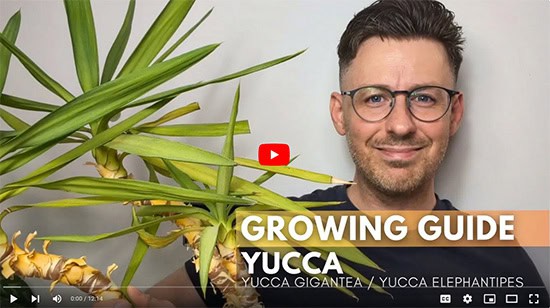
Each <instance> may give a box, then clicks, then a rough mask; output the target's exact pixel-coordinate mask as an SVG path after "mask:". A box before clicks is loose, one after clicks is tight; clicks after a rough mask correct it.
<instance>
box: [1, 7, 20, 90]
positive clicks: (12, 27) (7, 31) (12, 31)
mask: <svg viewBox="0 0 550 308" xmlns="http://www.w3.org/2000/svg"><path fill="white" fill-rule="evenodd" d="M20 25H21V12H20V11H17V13H15V14H13V16H12V17H11V18H10V20H8V23H7V24H6V27H4V31H2V33H3V34H4V35H5V37H6V39H7V40H8V41H9V42H11V43H12V44H13V43H15V40H16V39H17V34H18V33H19V26H20ZM10 60H11V52H10V51H9V50H8V49H6V47H4V46H0V96H3V94H2V92H3V91H4V85H5V84H6V77H7V76H8V69H9V67H10Z"/></svg>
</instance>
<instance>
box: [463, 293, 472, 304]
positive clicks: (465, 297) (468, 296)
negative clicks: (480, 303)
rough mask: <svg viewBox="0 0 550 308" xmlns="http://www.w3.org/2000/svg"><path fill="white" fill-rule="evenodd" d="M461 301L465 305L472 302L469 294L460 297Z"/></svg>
mask: <svg viewBox="0 0 550 308" xmlns="http://www.w3.org/2000/svg"><path fill="white" fill-rule="evenodd" d="M462 301H463V302H464V303H465V304H466V305H469V304H470V303H471V302H472V296H471V295H470V294H466V295H464V296H462Z"/></svg>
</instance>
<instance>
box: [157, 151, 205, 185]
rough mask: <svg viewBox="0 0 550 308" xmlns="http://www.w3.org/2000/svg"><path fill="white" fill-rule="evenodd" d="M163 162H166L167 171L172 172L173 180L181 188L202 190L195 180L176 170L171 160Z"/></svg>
mask: <svg viewBox="0 0 550 308" xmlns="http://www.w3.org/2000/svg"><path fill="white" fill-rule="evenodd" d="M162 161H163V162H164V165H166V168H167V170H168V171H170V174H171V175H172V179H174V181H176V183H178V184H179V185H180V186H181V187H183V188H188V189H194V190H201V189H200V187H199V185H197V184H196V183H195V182H193V180H192V179H191V178H190V177H189V176H188V175H187V174H185V173H183V172H181V170H179V169H178V168H176V166H174V164H172V163H171V162H170V161H169V160H167V159H163V160H162ZM149 166H150V164H149Z"/></svg>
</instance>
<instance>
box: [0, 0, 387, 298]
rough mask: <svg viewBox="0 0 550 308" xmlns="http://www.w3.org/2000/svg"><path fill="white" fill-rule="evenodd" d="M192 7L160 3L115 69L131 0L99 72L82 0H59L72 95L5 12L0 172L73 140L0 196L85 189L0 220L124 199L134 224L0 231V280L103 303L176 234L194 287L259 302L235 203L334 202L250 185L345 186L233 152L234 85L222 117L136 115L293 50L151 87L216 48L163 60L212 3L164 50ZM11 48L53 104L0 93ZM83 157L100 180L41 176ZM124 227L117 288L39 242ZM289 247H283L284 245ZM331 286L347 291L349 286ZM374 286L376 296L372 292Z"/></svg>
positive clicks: (240, 125)
mask: <svg viewBox="0 0 550 308" xmlns="http://www.w3.org/2000/svg"><path fill="white" fill-rule="evenodd" d="M193 2H194V1H192V0H172V1H169V2H168V3H167V4H166V6H165V7H164V9H163V11H162V12H161V13H160V15H158V17H157V18H156V20H155V21H154V23H153V24H152V25H151V26H150V28H149V30H148V31H147V33H146V34H145V35H144V37H143V38H142V39H141V41H140V43H139V44H138V46H137V47H136V48H135V49H134V50H133V51H132V52H131V53H130V56H129V58H128V60H127V61H126V62H125V63H124V64H122V65H121V63H120V62H121V59H122V55H123V54H124V53H125V49H126V44H127V42H128V39H129V37H130V33H131V26H132V21H133V15H134V9H135V1H134V0H130V1H129V5H128V10H127V13H126V17H125V18H124V21H123V23H122V26H121V28H120V30H119V33H118V36H117V37H116V39H115V41H114V42H113V44H112V47H111V49H110V51H109V54H108V56H107V58H106V60H105V63H104V65H103V66H102V70H101V75H100V69H99V67H100V63H99V62H100V61H99V58H98V52H97V43H96V32H95V25H94V16H93V14H92V7H91V3H90V1H89V0H65V1H64V5H65V9H66V15H67V19H68V26H69V30H70V35H71V42H72V51H73V55H74V63H75V65H76V72H77V76H78V80H79V83H80V86H81V88H82V93H81V94H78V95H76V94H73V93H70V92H69V91H68V90H67V89H66V88H64V87H63V86H62V85H61V84H59V83H58V82H56V81H55V80H54V79H53V78H52V77H50V76H49V75H48V74H47V73H46V72H45V71H44V70H43V69H41V68H40V66H39V65H37V64H36V63H34V62H33V61H32V60H31V59H30V58H29V57H28V56H27V55H26V54H25V52H24V51H22V50H20V49H19V48H18V47H17V45H16V44H15V42H16V38H17V35H18V29H19V25H20V22H21V16H20V13H19V12H18V13H16V14H15V15H13V17H12V18H11V19H10V20H9V21H8V22H7V24H6V26H5V28H4V30H3V32H2V34H0V43H1V45H0V90H2V94H1V96H0V104H1V105H2V106H3V107H2V108H0V117H1V118H2V119H3V121H4V122H5V123H6V124H7V125H8V126H9V127H10V128H9V129H8V130H6V131H1V132H0V133H1V134H0V159H1V160H0V175H3V174H7V173H9V172H12V171H14V170H16V169H18V168H20V167H22V166H24V165H26V164H27V163H29V162H30V161H32V160H34V159H35V158H37V157H39V156H40V155H41V154H43V153H44V152H46V151H49V150H50V149H52V148H54V147H56V146H57V145H59V144H61V143H67V144H70V145H74V147H72V148H71V149H70V150H68V151H67V152H65V153H64V154H62V155H60V156H58V157H56V158H55V159H53V160H51V161H49V162H47V163H45V164H43V165H42V166H41V167H39V168H37V169H36V170H34V171H32V172H31V173H29V174H28V175H26V176H24V177H23V178H20V179H18V180H16V181H14V182H12V183H7V184H6V183H2V184H3V187H2V188H1V189H0V202H3V201H5V200H8V199H10V198H12V197H15V196H17V195H20V194H22V193H24V192H25V191H26V190H27V189H28V188H30V187H36V188H42V189H49V190H62V191H67V192H71V193H77V194H82V195H84V196H83V197H80V198H70V199H60V200H53V201H45V202H41V203H35V204H22V205H15V206H10V207H9V208H5V209H4V211H3V212H2V213H0V223H1V221H2V220H3V219H5V217H6V216H8V215H9V214H10V213H13V212H16V211H20V210H24V209H31V208H37V207H38V208H40V207H51V208H54V207H78V206H89V205H98V204H110V203H119V204H128V205H129V206H132V207H133V210H132V221H133V223H132V225H131V226H129V227H128V228H126V229H123V230H120V231H117V232H112V233H104V234H98V235H93V236H89V235H88V236H84V235H61V236H47V237H42V238H41V239H43V240H45V242H44V244H43V252H37V251H35V250H33V249H31V248H30V245H31V240H32V239H33V238H34V237H35V236H36V234H35V233H32V234H29V235H28V236H27V240H26V241H25V244H24V246H23V247H20V246H19V245H18V244H17V242H16V239H17V237H18V236H19V234H20V233H19V232H15V233H14V236H13V237H12V239H11V241H9V240H8V237H7V235H6V233H5V232H4V230H2V229H1V228H0V256H1V257H0V264H1V265H2V274H3V276H4V277H13V276H15V275H18V276H21V277H39V278H44V279H49V280H52V287H53V286H54V285H55V284H56V283H59V282H61V283H65V284H68V285H72V286H76V287H79V288H80V289H82V290H83V291H85V292H87V293H90V294H93V295H98V296H101V297H102V298H103V299H108V298H120V297H122V296H124V295H123V293H124V287H125V286H127V285H129V284H130V283H131V280H132V278H133V276H134V273H135V272H136V270H137V269H138V267H139V264H140V263H141V261H142V259H143V257H144V255H145V253H146V252H147V249H148V248H149V247H153V248H162V247H165V246H166V245H168V244H170V243H171V242H173V241H174V240H176V239H178V238H180V237H181V236H184V237H185V238H186V239H187V242H188V243H189V245H190V246H191V247H192V248H193V250H194V255H195V257H194V258H195V259H194V262H195V264H196V267H197V270H198V271H199V276H200V283H201V287H202V289H203V291H205V290H206V286H207V283H208V280H209V279H210V281H211V282H212V283H213V284H214V286H216V288H218V289H219V290H221V292H222V293H223V295H224V297H225V299H226V300H227V304H226V305H227V306H231V307H254V306H259V305H261V303H260V302H259V300H258V295H257V293H256V291H255V290H254V289H252V288H250V287H248V288H245V287H244V284H243V280H242V278H244V277H246V276H247V275H248V274H247V271H246V266H245V265H244V263H243V261H242V258H241V257H240V253H239V250H238V245H237V243H236V236H235V209H237V208H247V209H251V210H252V209H262V210H269V209H276V210H293V211H296V210H307V209H308V208H311V207H316V206H322V205H328V204H334V203H311V202H296V201H292V200H290V199H287V198H285V197H283V196H281V195H279V194H277V193H275V192H273V191H270V190H268V189H266V188H263V187H262V186H261V185H262V184H263V183H264V182H265V181H267V180H268V179H269V178H271V177H272V176H273V175H275V174H283V175H287V176H292V177H297V178H301V179H304V180H309V181H315V182H319V183H327V184H330V183H345V181H341V180H338V179H335V178H333V177H331V176H329V175H324V174H319V173H315V172H310V171H306V170H301V169H297V168H291V167H266V166H262V165H260V164H259V163H258V162H257V161H255V160H251V159H246V158H237V157H234V148H233V138H234V135H236V134H247V133H249V132H250V129H249V125H248V121H243V120H241V121H238V120H237V114H238V106H239V100H240V87H239V88H237V90H236V92H235V96H234V98H233V105H232V111H231V114H230V115H229V116H228V118H229V120H228V122H227V123H216V124H176V125H165V123H167V122H169V121H173V120H176V119H179V118H181V117H183V116H185V115H187V114H190V113H192V112H194V111H197V110H199V105H198V103H191V104H188V105H186V106H183V107H176V108H174V109H173V110H172V111H170V112H168V113H165V114H163V115H160V116H158V117H157V118H156V119H155V120H152V121H151V120H149V121H148V122H144V121H146V119H147V118H149V117H151V116H153V115H154V114H156V113H157V111H159V109H160V108H162V107H164V106H167V105H168V104H170V103H171V102H172V101H173V100H174V99H175V98H176V97H177V96H178V95H180V94H182V93H185V92H188V91H191V90H194V89H197V88H200V87H204V86H207V85H210V84H215V83H222V82H225V81H228V80H232V79H236V78H240V77H242V76H245V75H248V74H252V73H254V72H257V71H260V70H264V69H266V68H269V67H272V66H275V65H277V64H280V63H283V62H285V61H288V60H290V59H292V58H294V57H296V56H298V55H299V54H300V53H302V52H298V53H295V54H292V55H288V56H285V57H281V58H278V59H275V60H272V61H268V62H265V63H262V64H259V65H255V66H252V67H249V68H247V69H244V70H241V71H238V72H235V73H231V74H228V75H225V76H222V77H217V78H213V79H211V80H208V81H197V82H195V83H191V84H188V85H184V86H180V87H177V88H174V89H171V90H166V91H161V92H157V93H154V94H151V91H153V90H154V89H155V88H156V87H158V86H159V85H161V84H163V83H164V82H166V81H168V80H170V79H172V78H174V77H176V76H178V75H180V74H181V73H183V72H185V71H186V70H187V69H188V68H190V67H191V66H193V65H195V64H197V63H199V62H201V61H202V60H203V59H205V58H206V57H208V56H209V55H210V54H211V53H212V52H213V51H214V50H216V49H217V48H218V46H219V44H211V45H207V46H203V47H200V48H197V49H194V50H192V51H189V52H186V53H183V54H179V55H176V56H173V55H172V53H173V52H174V50H175V49H176V48H177V47H178V46H179V45H180V44H182V43H183V42H184V41H185V40H186V39H187V38H188V37H189V36H190V34H191V33H192V32H193V31H194V30H195V29H196V28H197V27H198V26H199V25H200V24H201V23H202V22H203V21H204V20H205V19H206V18H207V17H208V16H209V15H210V13H211V10H210V11H208V12H207V13H206V14H205V15H204V17H203V18H201V19H200V20H199V21H198V22H197V23H196V24H195V25H194V26H193V27H191V28H190V29H189V30H188V31H187V32H186V33H185V34H184V35H183V36H181V37H180V38H179V39H178V40H177V41H176V42H175V43H174V44H173V45H171V46H166V45H167V43H168V41H169V40H170V39H171V38H172V36H173V35H174V33H175V32H176V30H177V29H178V28H179V27H180V25H181V23H182V21H183V20H184V18H185V17H186V15H187V13H188V12H189V10H190V9H191V7H192V6H193ZM12 55H13V56H14V57H15V58H16V59H17V60H19V61H20V62H21V63H22V64H23V66H24V67H25V68H26V69H27V70H28V72H29V73H31V75H32V76H33V77H34V78H35V79H36V80H37V81H38V82H40V83H41V84H42V85H43V86H44V87H45V88H46V89H48V90H49V91H51V92H52V93H54V94H55V95H57V96H58V97H59V98H61V100H62V101H63V104H60V105H52V104H46V103H43V102H37V101H32V100H29V99H26V98H24V97H20V96H17V95H11V94H7V93H4V92H3V87H4V84H5V81H6V78H9V75H8V67H9V63H10V59H11V58H12ZM4 107H9V108H15V109H20V110H27V111H35V112H40V113H42V114H44V116H43V117H41V118H40V120H38V121H37V122H35V123H33V124H32V125H31V124H28V123H26V122H25V121H23V120H22V119H20V118H18V117H17V116H15V115H14V114H12V113H10V112H8V111H7V110H6V109H5V108H4ZM130 109H132V110H136V111H135V112H133V113H132V114H131V115H130V116H127V117H126V118H123V119H117V118H118V117H119V115H120V114H121V113H122V112H123V111H127V110H130ZM163 136H167V137H166V138H165V137H163ZM185 136H202V137H210V136H225V143H224V146H223V149H222V151H221V154H217V153H213V152H210V151H207V150H204V149H201V148H200V147H196V146H192V145H190V144H186V143H182V142H178V141H175V140H174V139H173V138H170V137H185ZM87 153H91V155H92V157H93V160H94V162H93V165H95V167H96V169H97V171H98V173H99V175H100V177H86V176H77V177H71V178H65V179H61V180H57V181H50V182H46V180H47V178H48V177H49V176H50V175H52V174H54V173H55V172H57V171H59V170H60V169H62V168H64V167H66V166H67V165H68V164H69V163H71V162H72V161H74V160H75V159H77V158H79V157H81V156H83V155H86V154H87ZM128 155H134V156H136V157H139V158H140V159H141V160H142V161H143V162H144V164H145V166H146V167H147V169H148V171H149V178H148V179H147V180H138V179H133V178H132V176H131V175H130V173H129V172H128V171H127V170H126V168H125V166H124V164H123V160H124V159H125V157H127V156H128ZM236 166H242V167H247V168H253V169H258V170H263V171H265V173H264V174H263V175H262V176H260V177H259V178H258V179H256V180H254V181H249V180H246V179H243V178H239V177H237V176H235V175H233V171H234V168H235V167H236ZM158 174H160V175H163V176H165V177H168V178H171V179H173V180H174V181H175V182H176V183H177V184H179V187H178V186H171V185H168V184H162V183H160V181H159V179H158ZM199 205H200V206H199ZM167 221H170V222H173V223H175V225H176V226H177V228H176V229H175V230H174V231H173V232H171V233H170V234H168V235H166V236H159V235H157V229H158V227H159V225H160V224H161V223H163V222H167ZM129 233H137V234H138V235H139V237H138V240H137V242H136V246H135V250H134V253H133V256H132V260H131V261H130V263H129V264H130V265H129V267H128V268H127V269H126V273H125V275H124V278H123V280H122V282H121V283H120V286H121V287H122V288H119V287H117V286H116V285H115V284H114V283H113V282H112V281H111V279H110V273H111V272H112V271H113V270H114V269H115V268H116V266H114V265H113V266H110V267H109V269H108V272H107V274H106V275H103V274H102V273H101V272H100V271H99V270H97V269H95V268H93V267H91V266H89V265H88V264H87V262H86V260H85V259H84V258H78V259H72V258H66V257H64V256H60V255H54V254H50V253H49V252H48V251H47V247H48V244H49V242H50V241H67V242H92V241H98V240H102V239H107V238H112V237H117V236H122V235H126V234H129ZM292 249H293V248H290V247H289V248H287V250H289V251H290V250H292ZM310 249H312V248H310ZM334 250H336V252H337V254H338V255H339V256H340V257H341V258H344V259H347V260H349V261H351V262H355V263H359V264H363V265H367V266H371V267H375V268H377V266H376V264H374V263H373V262H372V261H371V260H370V259H368V258H367V257H366V256H364V255H363V254H362V253H361V252H360V251H359V250H357V249H355V248H345V249H334ZM322 252H323V251H322ZM325 252H326V251H325ZM323 255H326V253H325V254H323ZM297 263H298V262H297ZM296 266H297V267H298V266H299V264H296ZM344 268H345V270H346V273H347V274H349V275H352V276H354V277H359V278H361V280H362V281H363V282H365V283H368V280H367V278H365V277H363V276H361V275H360V274H359V273H358V272H356V271H354V270H353V268H352V267H350V266H347V265H344ZM317 276H323V275H317ZM341 290H342V291H343V292H345V293H347V294H349V295H350V296H353V293H352V292H351V291H350V290H347V289H343V288H342V289H341ZM375 290H377V291H379V292H384V291H383V290H382V289H380V288H378V287H375Z"/></svg>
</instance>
